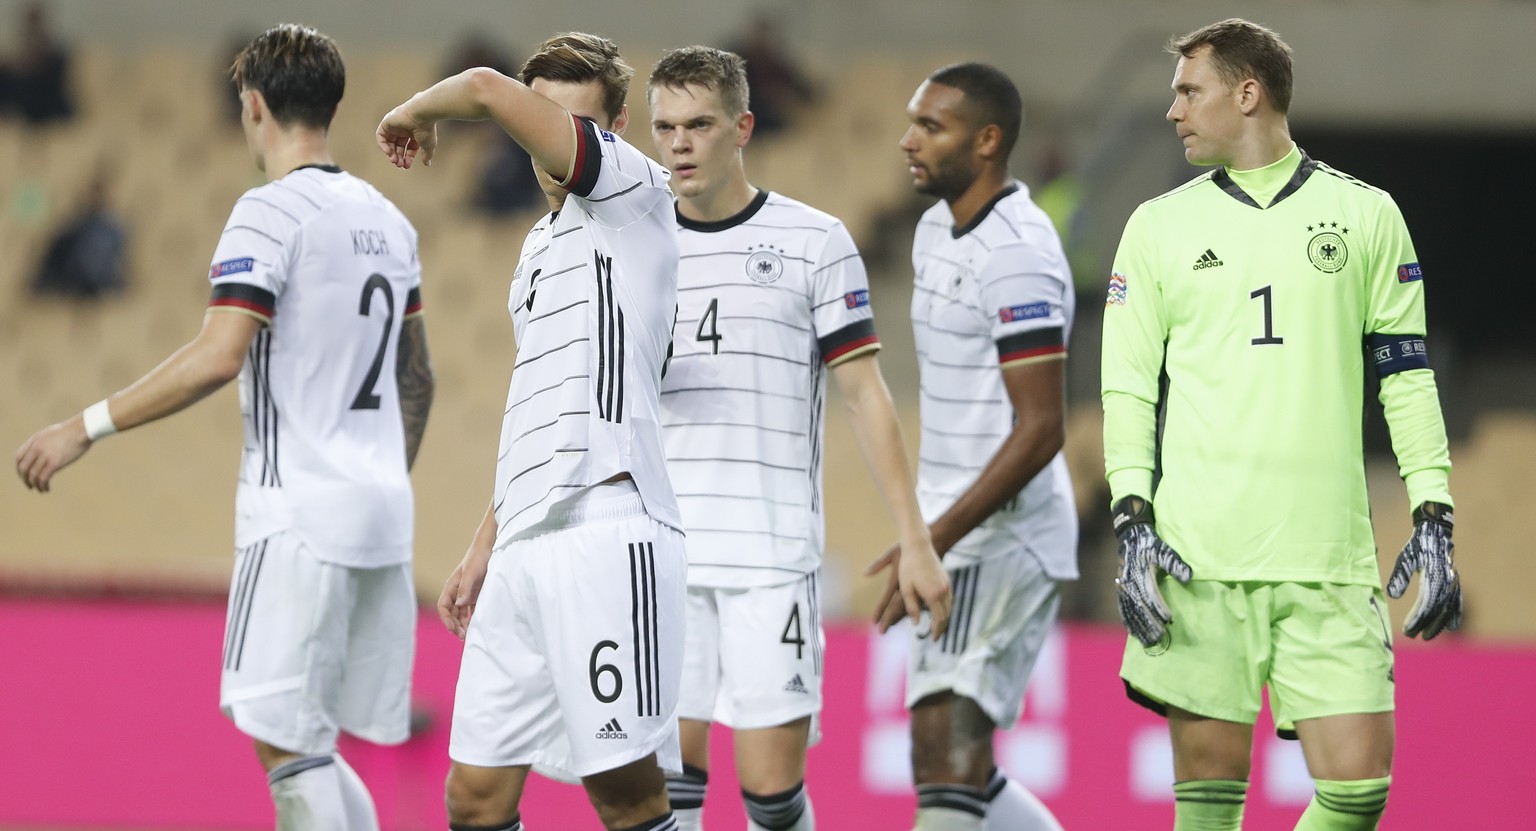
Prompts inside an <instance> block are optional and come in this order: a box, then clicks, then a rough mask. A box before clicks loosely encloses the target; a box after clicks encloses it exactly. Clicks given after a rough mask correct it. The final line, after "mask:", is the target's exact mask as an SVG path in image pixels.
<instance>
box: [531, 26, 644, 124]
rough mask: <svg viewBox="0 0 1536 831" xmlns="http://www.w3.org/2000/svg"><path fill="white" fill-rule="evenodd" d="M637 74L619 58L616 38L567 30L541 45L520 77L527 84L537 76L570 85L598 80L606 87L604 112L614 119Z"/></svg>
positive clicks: (622, 107)
mask: <svg viewBox="0 0 1536 831" xmlns="http://www.w3.org/2000/svg"><path fill="white" fill-rule="evenodd" d="M633 77H635V70H633V69H631V68H630V66H629V64H627V63H625V62H624V59H623V58H621V57H619V47H618V46H616V45H614V43H613V41H611V40H609V39H608V38H605V37H603V36H602V35H589V34H587V33H586V32H565V33H564V34H559V35H555V36H554V37H552V38H550V39H549V40H546V41H544V42H543V43H541V44H539V48H538V49H537V50H535V51H534V53H533V57H531V58H529V59H528V62H527V63H525V64H523V71H522V72H521V73H520V78H519V80H521V81H522V82H523V83H525V84H531V83H533V81H534V79H535V78H543V79H545V80H546V81H561V82H564V83H568V84H584V83H587V82H588V81H598V82H600V83H601V84H602V87H603V112H605V113H607V114H608V117H609V118H610V119H612V118H618V117H619V111H620V110H622V109H624V98H625V96H627V95H629V80H630V79H631V78H633Z"/></svg>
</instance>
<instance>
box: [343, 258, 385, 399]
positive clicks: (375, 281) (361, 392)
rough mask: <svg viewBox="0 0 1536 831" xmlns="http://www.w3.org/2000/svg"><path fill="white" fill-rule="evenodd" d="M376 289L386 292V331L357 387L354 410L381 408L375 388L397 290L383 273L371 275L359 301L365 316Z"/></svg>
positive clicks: (358, 308) (359, 311) (359, 306)
mask: <svg viewBox="0 0 1536 831" xmlns="http://www.w3.org/2000/svg"><path fill="white" fill-rule="evenodd" d="M375 289H377V290H379V291H382V292H384V333H383V334H382V335H379V351H378V352H375V353H374V355H373V365H372V366H370V367H368V375H367V376H365V377H364V378H363V385H362V386H360V387H358V388H357V395H356V396H355V397H354V398H353V399H352V409H354V410H377V409H378V408H379V394H378V393H376V392H374V391H373V388H374V387H376V386H378V383H379V371H380V370H382V369H383V368H384V350H385V349H386V348H387V347H388V346H389V330H390V328H391V327H393V326H394V325H395V290H394V289H392V288H390V287H389V281H388V280H386V279H384V275H382V274H373V275H369V277H368V282H366V283H364V284H363V296H362V298H361V299H359V300H358V301H357V313H358V314H360V315H362V316H363V317H367V316H368V310H369V308H371V306H372V304H373V292H374V290H375Z"/></svg>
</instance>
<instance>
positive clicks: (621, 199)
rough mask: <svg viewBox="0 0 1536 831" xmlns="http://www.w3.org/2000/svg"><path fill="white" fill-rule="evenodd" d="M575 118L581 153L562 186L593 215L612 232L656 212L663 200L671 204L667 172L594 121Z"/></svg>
mask: <svg viewBox="0 0 1536 831" xmlns="http://www.w3.org/2000/svg"><path fill="white" fill-rule="evenodd" d="M571 118H572V119H573V121H574V123H575V127H576V150H575V153H574V155H573V157H572V160H571V169H570V172H569V173H568V174H567V176H566V178H565V180H564V181H562V182H561V183H560V186H561V187H563V188H565V189H566V190H568V191H570V192H571V195H572V196H575V197H577V198H579V199H581V200H582V201H583V202H584V203H585V204H586V209H587V213H588V214H590V215H592V217H594V218H595V219H597V221H599V222H601V223H603V224H604V225H607V226H608V227H610V228H622V227H624V226H626V225H628V224H630V223H631V222H634V221H635V220H637V219H639V218H640V217H642V216H644V215H645V214H647V213H648V212H650V211H652V210H654V209H655V208H656V205H657V201H656V200H657V198H658V196H659V197H660V198H661V199H663V200H664V202H665V203H667V204H669V203H670V202H671V196H670V195H669V192H668V191H667V180H668V179H669V178H670V176H671V174H670V173H668V172H667V169H666V168H664V167H662V166H661V165H659V164H657V163H655V162H653V161H651V160H650V159H649V158H647V157H646V155H645V154H644V153H641V152H640V151H639V150H636V149H635V148H634V146H633V145H631V144H629V142H626V141H625V140H624V139H622V138H620V137H619V136H618V135H616V134H614V133H610V132H608V131H607V130H602V129H599V128H598V126H597V125H596V124H595V123H593V122H592V121H591V120H590V119H586V118H578V117H576V116H572V117H571Z"/></svg>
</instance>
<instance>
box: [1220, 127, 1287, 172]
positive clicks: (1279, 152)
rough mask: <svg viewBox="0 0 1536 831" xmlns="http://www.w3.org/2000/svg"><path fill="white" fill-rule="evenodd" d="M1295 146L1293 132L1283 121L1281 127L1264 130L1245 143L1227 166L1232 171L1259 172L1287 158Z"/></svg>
mask: <svg viewBox="0 0 1536 831" xmlns="http://www.w3.org/2000/svg"><path fill="white" fill-rule="evenodd" d="M1293 145H1294V142H1292V141H1291V131H1290V129H1289V128H1288V127H1287V126H1286V124H1285V122H1283V121H1282V122H1280V124H1279V126H1277V127H1274V128H1271V129H1268V130H1264V131H1262V132H1260V133H1258V134H1256V135H1254V136H1253V137H1252V138H1251V140H1249V141H1245V142H1243V143H1242V145H1241V146H1239V147H1238V148H1237V152H1236V153H1235V154H1233V157H1232V158H1231V159H1230V160H1228V161H1227V162H1226V163H1225V164H1226V166H1227V168H1228V169H1230V170H1258V169H1259V168H1261V167H1268V166H1270V165H1272V164H1274V163H1275V162H1278V161H1280V160H1281V159H1283V158H1285V157H1286V156H1287V155H1289V154H1290V152H1291V147H1292V146H1293Z"/></svg>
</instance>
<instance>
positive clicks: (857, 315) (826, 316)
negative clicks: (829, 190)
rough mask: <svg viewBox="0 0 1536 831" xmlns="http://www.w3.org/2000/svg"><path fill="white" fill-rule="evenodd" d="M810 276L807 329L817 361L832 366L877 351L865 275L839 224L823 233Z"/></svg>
mask: <svg viewBox="0 0 1536 831" xmlns="http://www.w3.org/2000/svg"><path fill="white" fill-rule="evenodd" d="M812 268H813V270H812V272H811V275H810V290H811V325H812V326H813V327H815V330H816V345H817V347H818V349H819V351H820V352H821V360H822V362H823V363H825V364H826V365H827V366H836V365H837V364H840V363H842V362H843V361H847V360H849V359H851V358H854V357H857V356H859V355H864V354H867V353H869V352H874V351H876V350H878V349H879V348H880V338H879V337H878V336H876V335H875V315H874V309H872V308H871V307H870V305H869V275H868V274H866V273H865V271H864V259H863V258H862V257H860V256H859V250H858V248H857V247H855V246H854V244H853V237H851V236H849V235H848V229H847V228H844V227H843V224H842V223H841V222H838V223H835V224H834V225H832V226H831V227H830V228H828V229H827V236H826V241H825V243H824V244H823V245H822V249H821V255H820V256H818V257H817V258H816V263H815V265H814V266H812Z"/></svg>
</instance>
